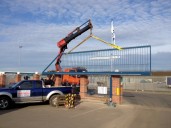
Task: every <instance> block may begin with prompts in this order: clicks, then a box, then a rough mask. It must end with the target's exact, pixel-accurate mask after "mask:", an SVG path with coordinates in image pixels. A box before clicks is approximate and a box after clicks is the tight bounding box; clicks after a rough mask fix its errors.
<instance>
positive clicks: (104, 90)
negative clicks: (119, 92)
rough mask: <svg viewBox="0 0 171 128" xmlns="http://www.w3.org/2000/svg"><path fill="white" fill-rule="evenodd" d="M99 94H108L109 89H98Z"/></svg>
mask: <svg viewBox="0 0 171 128" xmlns="http://www.w3.org/2000/svg"><path fill="white" fill-rule="evenodd" d="M98 94H107V87H98Z"/></svg>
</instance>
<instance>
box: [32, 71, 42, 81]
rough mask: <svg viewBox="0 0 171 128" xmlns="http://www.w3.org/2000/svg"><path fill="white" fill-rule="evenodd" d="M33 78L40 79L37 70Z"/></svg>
mask: <svg viewBox="0 0 171 128" xmlns="http://www.w3.org/2000/svg"><path fill="white" fill-rule="evenodd" d="M33 80H40V74H38V72H35V74H34V75H33Z"/></svg>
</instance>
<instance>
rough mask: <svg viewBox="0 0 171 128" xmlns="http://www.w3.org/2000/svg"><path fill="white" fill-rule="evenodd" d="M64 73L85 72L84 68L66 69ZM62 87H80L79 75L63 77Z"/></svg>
mask: <svg viewBox="0 0 171 128" xmlns="http://www.w3.org/2000/svg"><path fill="white" fill-rule="evenodd" d="M64 72H87V70H86V69H85V68H79V67H77V68H66V69H64ZM62 85H63V86H71V85H73V86H79V85H80V76H79V75H69V74H66V75H63V77H62Z"/></svg>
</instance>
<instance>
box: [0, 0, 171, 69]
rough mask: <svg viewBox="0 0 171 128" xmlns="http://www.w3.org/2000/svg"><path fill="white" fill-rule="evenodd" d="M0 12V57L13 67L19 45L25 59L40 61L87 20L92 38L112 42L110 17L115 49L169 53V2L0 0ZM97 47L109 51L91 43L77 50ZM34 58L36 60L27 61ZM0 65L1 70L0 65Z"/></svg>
mask: <svg viewBox="0 0 171 128" xmlns="http://www.w3.org/2000/svg"><path fill="white" fill-rule="evenodd" d="M0 9H2V10H1V12H2V13H1V14H0V16H1V19H0V28H1V29H0V45H1V47H0V57H1V58H2V57H3V58H4V57H5V58H6V59H5V62H8V61H7V60H8V58H9V59H10V61H11V62H12V63H15V64H16V65H17V63H18V60H15V59H14V60H13V59H12V58H18V50H19V49H18V45H19V43H22V45H23V46H24V47H23V49H22V50H23V51H22V52H23V54H24V55H25V56H27V58H28V60H30V61H31V60H35V59H36V60H39V59H40V58H41V57H43V56H44V55H45V54H48V55H49V56H55V55H56V54H57V51H58V48H57V46H56V42H57V41H59V40H60V39H62V38H64V37H65V36H66V35H67V34H68V33H69V32H70V31H71V30H73V29H74V28H75V27H76V26H79V25H80V24H82V23H83V22H85V21H86V20H88V19H89V18H91V19H92V22H93V25H94V28H93V32H94V34H95V35H97V36H99V37H101V38H102V39H104V40H106V41H108V42H110V41H111V39H110V34H111V33H110V21H111V19H113V20H114V26H115V30H116V42H117V43H118V45H121V46H130V45H131V46H134V45H141V44H150V45H152V52H153V53H158V52H161V51H163V50H165V51H168V52H170V41H171V37H170V33H171V24H170V23H171V3H170V0H165V1H163V0H158V1H134V2H130V1H129V0H106V1H101V0H96V1H95V0H94V1H93V0H86V1H85V0H72V1H68V0H36V1H28V0H13V1H11V0H3V1H1V4H0ZM4 9H5V11H4ZM27 13H28V14H29V16H30V17H31V18H30V19H29V18H28V19H29V20H27V19H25V18H27V16H28V15H26V14H27ZM7 14H8V15H7ZM32 20H33V21H32ZM86 35H88V32H87V33H85V34H83V35H81V36H80V37H78V38H77V39H75V40H74V41H73V42H72V43H71V44H69V48H71V47H73V46H74V45H75V44H76V43H78V42H80V41H81V40H82V39H84V37H86ZM101 48H109V47H108V46H106V45H104V44H102V43H99V42H97V41H95V40H92V39H91V40H90V41H87V42H86V43H85V44H84V45H82V46H81V47H80V49H79V50H82V49H84V50H93V49H101ZM47 51H48V52H47ZM35 54H38V55H39V56H40V58H39V57H38V56H35V57H34V58H32V57H31V56H34V55H35ZM46 57H47V56H46ZM47 58H48V57H47ZM47 58H45V60H46V59H47ZM52 58H53V57H52ZM23 59H25V58H23ZM48 61H49V60H48ZM43 62H44V61H43ZM43 62H42V63H43ZM11 66H12V65H11ZM1 67H4V68H5V66H4V65H3V66H2V64H1Z"/></svg>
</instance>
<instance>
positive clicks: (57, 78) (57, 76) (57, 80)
mask: <svg viewBox="0 0 171 128" xmlns="http://www.w3.org/2000/svg"><path fill="white" fill-rule="evenodd" d="M61 83H62V78H61V76H60V75H56V76H55V87H58V86H61Z"/></svg>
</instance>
